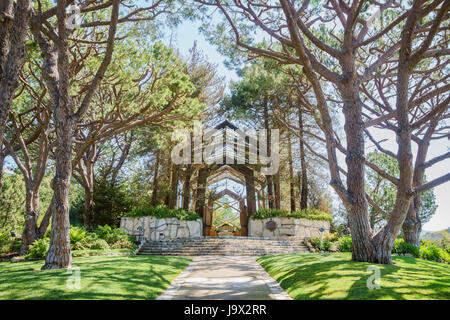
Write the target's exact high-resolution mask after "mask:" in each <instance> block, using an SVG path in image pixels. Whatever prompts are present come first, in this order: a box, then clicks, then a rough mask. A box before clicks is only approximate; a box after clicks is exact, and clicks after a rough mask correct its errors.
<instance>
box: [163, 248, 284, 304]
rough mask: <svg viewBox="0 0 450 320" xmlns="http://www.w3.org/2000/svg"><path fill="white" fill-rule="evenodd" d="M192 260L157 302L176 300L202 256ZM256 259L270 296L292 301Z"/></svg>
mask: <svg viewBox="0 0 450 320" xmlns="http://www.w3.org/2000/svg"><path fill="white" fill-rule="evenodd" d="M190 258H193V259H194V260H193V261H192V262H191V263H190V264H189V265H188V266H187V267H186V269H184V270H183V271H181V273H180V274H179V275H178V277H176V278H175V279H174V280H173V281H172V283H171V284H170V285H169V287H167V289H166V290H164V292H163V293H162V294H161V295H160V296H158V297H157V298H156V300H173V299H174V297H175V296H176V295H177V293H178V290H180V288H181V286H182V285H183V284H184V282H185V281H186V278H188V277H189V275H190V273H191V272H192V271H194V270H195V269H196V268H197V266H198V265H199V263H200V262H201V258H202V256H195V257H190ZM254 258H255V263H256V268H257V269H258V271H259V272H260V273H259V276H258V279H260V280H262V281H264V283H265V284H266V286H267V288H268V289H269V292H270V295H271V296H272V297H273V298H274V299H275V300H292V298H291V296H289V295H288V294H287V293H286V291H284V290H283V288H281V286H280V285H279V284H278V282H277V281H275V279H273V278H272V277H271V276H270V274H269V273H267V271H266V270H265V269H264V268H263V267H262V266H261V265H260V264H259V263H258V261H256V257H254Z"/></svg>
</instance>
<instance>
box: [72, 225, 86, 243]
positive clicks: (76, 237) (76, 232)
mask: <svg viewBox="0 0 450 320" xmlns="http://www.w3.org/2000/svg"><path fill="white" fill-rule="evenodd" d="M69 234H70V244H71V245H74V244H76V243H77V242H80V241H81V240H83V238H84V237H85V236H86V230H85V229H84V228H82V227H71V228H70V231H69Z"/></svg>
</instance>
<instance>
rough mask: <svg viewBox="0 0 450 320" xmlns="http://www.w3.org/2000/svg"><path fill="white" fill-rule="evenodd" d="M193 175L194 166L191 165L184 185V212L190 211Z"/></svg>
mask: <svg viewBox="0 0 450 320" xmlns="http://www.w3.org/2000/svg"><path fill="white" fill-rule="evenodd" d="M191 175H192V165H191V164H190V163H189V164H188V165H187V166H186V176H185V178H184V183H183V210H186V211H187V210H189V202H190V200H191Z"/></svg>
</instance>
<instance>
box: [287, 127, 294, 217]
mask: <svg viewBox="0 0 450 320" xmlns="http://www.w3.org/2000/svg"><path fill="white" fill-rule="evenodd" d="M288 162H289V194H290V201H291V212H294V211H295V184H294V165H293V160H292V142H291V134H290V133H289V132H288Z"/></svg>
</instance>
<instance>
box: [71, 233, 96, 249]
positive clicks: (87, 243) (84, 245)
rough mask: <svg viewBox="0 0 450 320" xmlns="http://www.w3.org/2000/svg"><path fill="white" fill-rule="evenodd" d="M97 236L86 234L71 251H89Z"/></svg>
mask: <svg viewBox="0 0 450 320" xmlns="http://www.w3.org/2000/svg"><path fill="white" fill-rule="evenodd" d="M98 239H99V238H98V235H97V234H95V233H93V232H87V233H86V235H85V237H84V238H83V239H82V240H81V241H79V242H77V243H75V244H74V246H73V250H86V249H90V248H91V246H92V244H93V243H94V242H95V241H97V240H98Z"/></svg>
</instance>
